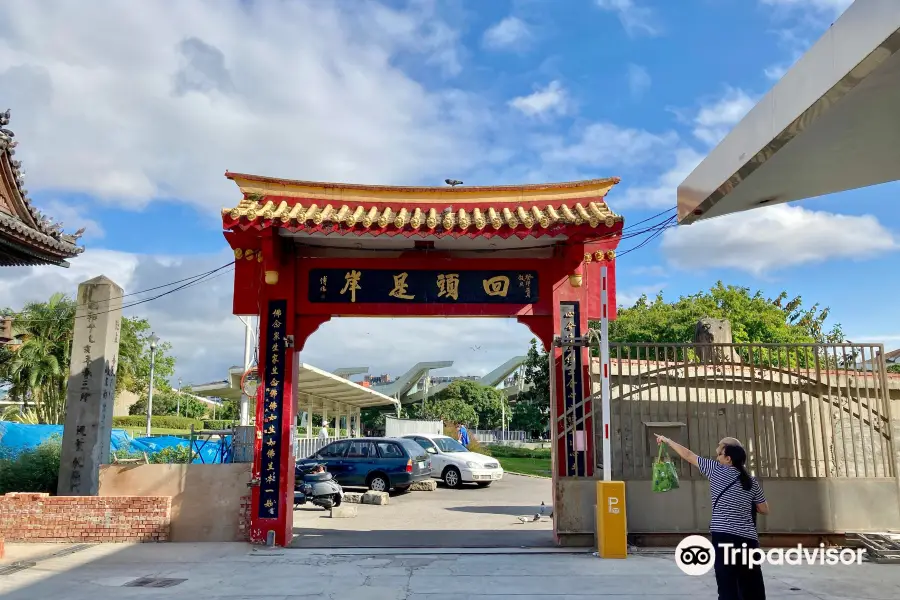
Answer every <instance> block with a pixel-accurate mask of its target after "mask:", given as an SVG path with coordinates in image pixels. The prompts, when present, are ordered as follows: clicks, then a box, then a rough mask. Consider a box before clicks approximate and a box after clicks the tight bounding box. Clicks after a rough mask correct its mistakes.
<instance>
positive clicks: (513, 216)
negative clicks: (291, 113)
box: [222, 173, 622, 233]
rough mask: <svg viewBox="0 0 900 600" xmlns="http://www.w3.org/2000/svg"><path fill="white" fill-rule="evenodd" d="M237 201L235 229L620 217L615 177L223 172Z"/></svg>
mask: <svg viewBox="0 0 900 600" xmlns="http://www.w3.org/2000/svg"><path fill="white" fill-rule="evenodd" d="M226 176H228V177H229V178H230V179H233V180H235V181H236V182H237V183H238V185H239V187H240V189H241V191H242V192H243V193H244V199H243V200H241V202H240V203H239V204H238V205H237V206H235V207H233V208H226V209H223V210H222V216H223V218H224V219H225V220H226V221H228V220H231V221H239V222H241V224H242V225H256V226H260V227H265V226H269V227H272V226H274V227H288V228H292V229H303V228H307V229H315V228H318V227H321V226H322V225H323V224H325V225H326V226H328V225H340V226H341V227H347V228H351V229H353V228H362V229H373V228H378V229H392V230H393V231H404V232H422V233H427V232H428V231H429V230H431V231H434V230H441V231H443V232H452V231H457V232H463V233H464V232H469V233H476V232H480V231H484V230H487V231H489V232H490V231H499V230H500V229H502V228H504V227H505V228H508V229H509V230H517V231H522V230H547V229H550V228H552V227H557V226H560V225H568V226H582V225H587V226H590V227H591V228H598V227H613V226H614V225H615V224H616V223H617V222H621V221H622V217H621V216H619V215H617V214H615V213H614V212H612V211H611V210H610V209H609V207H608V206H607V204H606V202H605V201H604V198H605V196H606V193H607V192H608V191H609V190H610V189H611V188H612V187H613V186H614V185H615V184H616V183H618V181H619V180H618V179H617V178H612V179H594V180H588V181H576V182H568V183H548V184H538V185H519V186H491V187H448V188H444V187H441V188H428V187H391V186H365V185H356V184H337V183H315V182H305V181H291V180H282V179H273V178H267V177H259V176H255V175H241V174H233V173H226Z"/></svg>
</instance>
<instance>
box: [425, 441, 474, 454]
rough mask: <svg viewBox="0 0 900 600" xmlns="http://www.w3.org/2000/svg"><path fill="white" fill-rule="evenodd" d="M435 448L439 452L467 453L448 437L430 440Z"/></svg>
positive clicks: (463, 447)
mask: <svg viewBox="0 0 900 600" xmlns="http://www.w3.org/2000/svg"><path fill="white" fill-rule="evenodd" d="M431 441H433V442H434V443H435V444H437V447H438V448H440V449H441V452H468V450H466V447H465V446H463V445H462V444H460V443H459V442H457V441H456V440H454V439H453V438H449V437H436V438H431Z"/></svg>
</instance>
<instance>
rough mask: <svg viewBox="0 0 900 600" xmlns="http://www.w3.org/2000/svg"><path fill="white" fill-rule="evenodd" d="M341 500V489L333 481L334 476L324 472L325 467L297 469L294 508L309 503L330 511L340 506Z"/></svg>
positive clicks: (342, 495) (316, 466)
mask: <svg viewBox="0 0 900 600" xmlns="http://www.w3.org/2000/svg"><path fill="white" fill-rule="evenodd" d="M343 499H344V490H343V488H341V486H340V485H339V484H338V482H337V481H335V479H334V475H332V474H331V473H329V472H328V471H326V470H325V465H322V464H316V465H310V466H308V467H305V468H300V467H299V466H298V467H297V472H296V483H295V484H294V508H297V507H298V506H303V505H304V504H306V503H307V502H310V503H312V504H313V505H314V506H321V507H322V508H324V509H326V510H330V509H331V508H332V507H334V506H340V505H341V501H342V500H343Z"/></svg>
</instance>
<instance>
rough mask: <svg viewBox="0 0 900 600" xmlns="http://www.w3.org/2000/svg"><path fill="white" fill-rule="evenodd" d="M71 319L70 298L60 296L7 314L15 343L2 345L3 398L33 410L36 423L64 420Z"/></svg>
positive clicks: (72, 316) (1, 378) (1, 375)
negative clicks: (4, 387) (5, 396)
mask: <svg viewBox="0 0 900 600" xmlns="http://www.w3.org/2000/svg"><path fill="white" fill-rule="evenodd" d="M12 312H13V311H11V310H8V309H7V311H6V314H11V313H12ZM74 322H75V302H74V301H73V300H71V299H69V298H67V297H66V296H65V295H63V294H54V295H53V296H51V297H50V299H49V300H48V301H47V302H30V303H29V304H27V305H25V307H24V308H23V309H22V310H21V311H20V312H19V313H18V314H17V315H16V316H15V317H14V318H13V324H12V329H13V336H14V337H15V338H16V339H17V340H18V342H19V343H17V344H11V345H8V346H4V347H3V349H2V354H0V380H2V381H3V382H4V383H5V384H6V385H7V387H8V388H9V391H8V394H9V396H10V397H11V398H13V399H16V400H20V401H22V402H23V403H24V405H25V406H24V408H25V410H26V411H28V410H29V409H31V408H33V410H34V413H35V414H36V415H37V418H38V420H39V421H40V422H41V423H48V424H58V423H63V422H64V420H65V409H66V386H67V382H68V378H69V355H70V352H71V349H72V332H73V324H74Z"/></svg>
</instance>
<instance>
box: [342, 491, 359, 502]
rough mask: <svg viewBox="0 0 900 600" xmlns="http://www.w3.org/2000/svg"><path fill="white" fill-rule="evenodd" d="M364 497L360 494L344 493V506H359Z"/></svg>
mask: <svg viewBox="0 0 900 600" xmlns="http://www.w3.org/2000/svg"><path fill="white" fill-rule="evenodd" d="M362 497H363V495H362V494H360V493H358V492H344V500H343V501H342V504H359V503H360V502H361V501H362Z"/></svg>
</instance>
